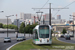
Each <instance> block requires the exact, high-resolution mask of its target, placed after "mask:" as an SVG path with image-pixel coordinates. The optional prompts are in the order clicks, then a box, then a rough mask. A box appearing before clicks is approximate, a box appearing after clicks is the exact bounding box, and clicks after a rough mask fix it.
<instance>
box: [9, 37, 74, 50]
mask: <svg viewBox="0 0 75 50" xmlns="http://www.w3.org/2000/svg"><path fill="white" fill-rule="evenodd" d="M52 41H53V42H52V44H51V45H35V44H33V43H32V39H31V40H26V41H24V42H21V43H19V44H17V45H15V46H14V47H12V48H11V49H10V50H30V49H75V44H70V43H65V42H61V41H58V40H57V39H56V38H55V37H53V38H52ZM67 46H68V47H69V48H67Z"/></svg>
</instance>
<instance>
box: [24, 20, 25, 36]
mask: <svg viewBox="0 0 75 50" xmlns="http://www.w3.org/2000/svg"><path fill="white" fill-rule="evenodd" d="M24 27H25V21H24ZM24 36H25V28H24Z"/></svg>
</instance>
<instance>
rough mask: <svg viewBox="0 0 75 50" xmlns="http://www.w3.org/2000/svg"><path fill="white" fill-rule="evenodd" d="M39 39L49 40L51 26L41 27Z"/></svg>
mask: <svg viewBox="0 0 75 50" xmlns="http://www.w3.org/2000/svg"><path fill="white" fill-rule="evenodd" d="M39 37H40V38H49V26H40V27H39Z"/></svg>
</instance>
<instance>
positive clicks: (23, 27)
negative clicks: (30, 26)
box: [19, 22, 25, 33]
mask: <svg viewBox="0 0 75 50" xmlns="http://www.w3.org/2000/svg"><path fill="white" fill-rule="evenodd" d="M24 29H25V24H24V22H22V23H21V26H20V28H19V32H20V33H24Z"/></svg>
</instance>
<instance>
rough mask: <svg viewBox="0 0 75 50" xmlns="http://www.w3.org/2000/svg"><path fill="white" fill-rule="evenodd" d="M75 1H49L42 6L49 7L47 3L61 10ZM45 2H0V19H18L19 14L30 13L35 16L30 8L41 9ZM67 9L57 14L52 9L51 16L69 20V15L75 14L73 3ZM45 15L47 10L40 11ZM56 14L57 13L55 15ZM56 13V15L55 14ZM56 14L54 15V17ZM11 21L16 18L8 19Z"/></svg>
mask: <svg viewBox="0 0 75 50" xmlns="http://www.w3.org/2000/svg"><path fill="white" fill-rule="evenodd" d="M73 1H75V0H49V1H48V3H47V4H46V5H45V6H44V8H48V7H49V3H52V5H51V7H52V8H63V7H65V6H67V5H69V4H70V3H72V2H73ZM46 2H47V0H0V11H1V10H3V11H4V13H0V18H2V19H3V18H6V17H5V16H8V15H16V14H18V18H20V13H21V12H24V13H32V14H36V11H38V10H33V9H32V8H41V7H42V6H43V5H44V4H45V3H46ZM67 7H68V8H69V9H63V10H61V11H59V12H58V10H53V9H52V16H53V17H55V18H56V17H57V15H61V18H62V19H66V20H69V17H70V16H69V15H71V14H72V13H73V12H75V2H73V3H72V4H70V5H69V6H67ZM41 11H43V12H44V13H43V14H45V13H49V10H48V9H45V10H44V9H43V10H41ZM57 12H58V13H57ZM56 13H57V14H56ZM55 14H56V15H55ZM10 18H11V19H12V21H13V20H14V19H16V16H12V17H10Z"/></svg>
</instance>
